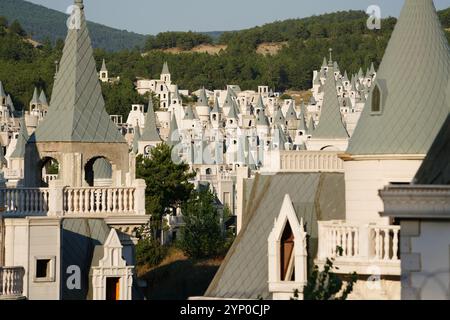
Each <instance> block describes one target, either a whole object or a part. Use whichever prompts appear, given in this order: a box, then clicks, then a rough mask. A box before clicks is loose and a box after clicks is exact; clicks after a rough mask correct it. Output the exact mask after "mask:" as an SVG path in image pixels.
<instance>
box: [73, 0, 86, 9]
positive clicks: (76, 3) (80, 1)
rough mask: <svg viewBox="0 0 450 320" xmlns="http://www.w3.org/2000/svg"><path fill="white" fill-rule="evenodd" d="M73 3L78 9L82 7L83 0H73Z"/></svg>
mask: <svg viewBox="0 0 450 320" xmlns="http://www.w3.org/2000/svg"><path fill="white" fill-rule="evenodd" d="M75 5H77V6H79V7H80V9H84V4H83V0H75Z"/></svg>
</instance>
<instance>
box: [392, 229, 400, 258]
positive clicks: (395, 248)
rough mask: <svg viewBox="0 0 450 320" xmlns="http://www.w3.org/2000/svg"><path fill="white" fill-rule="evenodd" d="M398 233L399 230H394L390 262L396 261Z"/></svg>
mask: <svg viewBox="0 0 450 320" xmlns="http://www.w3.org/2000/svg"><path fill="white" fill-rule="evenodd" d="M398 233H399V229H397V228H395V229H394V239H393V240H392V260H398Z"/></svg>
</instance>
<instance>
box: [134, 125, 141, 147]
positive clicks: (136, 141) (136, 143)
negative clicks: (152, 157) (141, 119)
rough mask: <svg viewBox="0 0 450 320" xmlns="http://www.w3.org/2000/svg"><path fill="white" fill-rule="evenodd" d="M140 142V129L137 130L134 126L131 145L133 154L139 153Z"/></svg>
mask: <svg viewBox="0 0 450 320" xmlns="http://www.w3.org/2000/svg"><path fill="white" fill-rule="evenodd" d="M140 140H141V129H139V126H136V127H135V128H134V136H133V145H132V150H133V152H134V154H137V153H138V151H139V141H140Z"/></svg>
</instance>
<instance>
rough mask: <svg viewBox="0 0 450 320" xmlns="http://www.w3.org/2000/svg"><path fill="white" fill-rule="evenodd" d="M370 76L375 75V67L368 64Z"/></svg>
mask: <svg viewBox="0 0 450 320" xmlns="http://www.w3.org/2000/svg"><path fill="white" fill-rule="evenodd" d="M369 73H370V76H373V75H374V74H375V73H377V72H376V71H375V66H374V64H373V62H372V63H371V64H370V70H369Z"/></svg>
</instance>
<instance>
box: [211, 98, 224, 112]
mask: <svg viewBox="0 0 450 320" xmlns="http://www.w3.org/2000/svg"><path fill="white" fill-rule="evenodd" d="M211 112H212V113H221V112H222V111H221V110H220V104H219V98H217V97H216V99H215V100H214V107H213V109H212V110H211Z"/></svg>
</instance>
